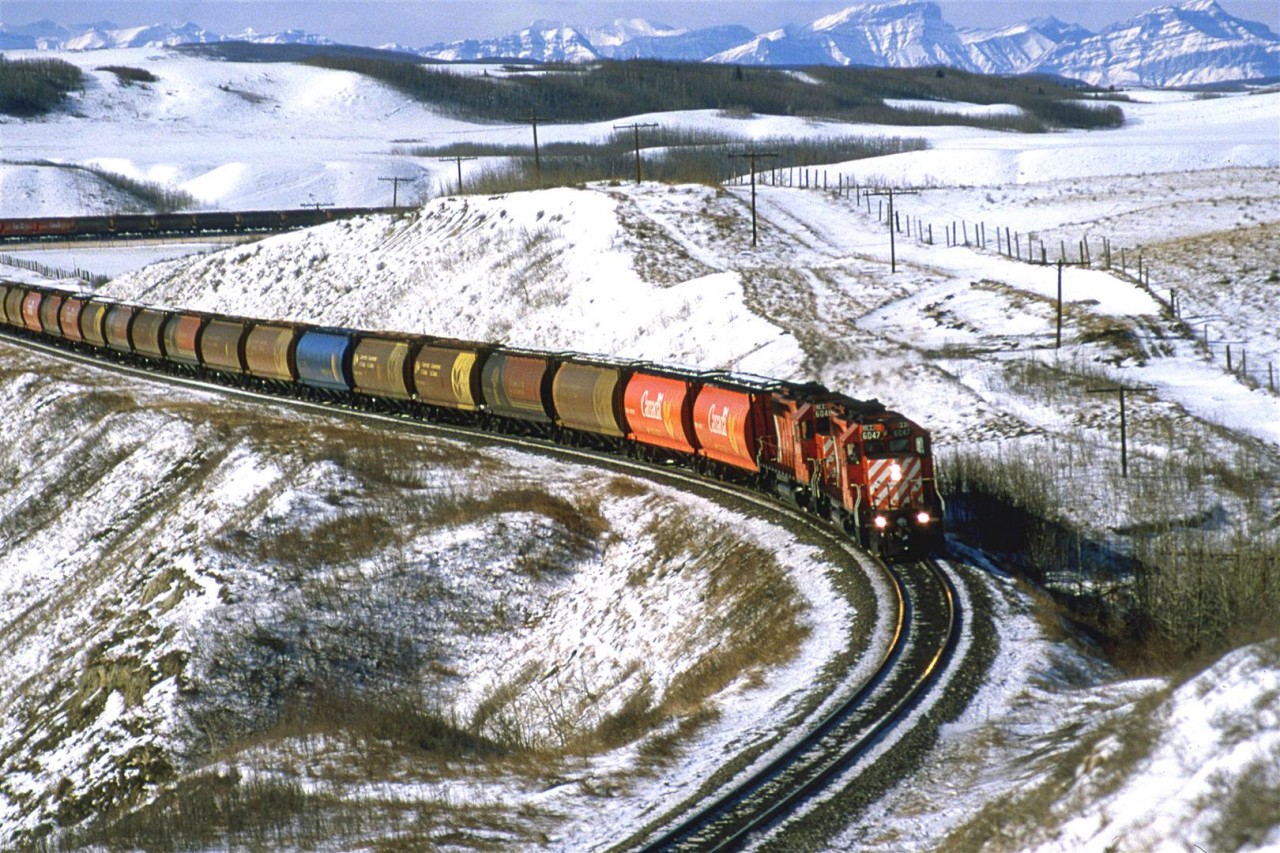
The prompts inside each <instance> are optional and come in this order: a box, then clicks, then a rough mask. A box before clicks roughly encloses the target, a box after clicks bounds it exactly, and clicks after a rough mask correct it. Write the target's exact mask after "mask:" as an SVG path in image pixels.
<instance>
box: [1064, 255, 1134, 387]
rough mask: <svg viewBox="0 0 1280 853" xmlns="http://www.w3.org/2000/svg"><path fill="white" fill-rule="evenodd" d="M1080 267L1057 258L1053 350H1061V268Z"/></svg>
mask: <svg viewBox="0 0 1280 853" xmlns="http://www.w3.org/2000/svg"><path fill="white" fill-rule="evenodd" d="M1073 266H1080V265H1079V264H1072V263H1069V262H1067V261H1065V260H1063V259H1062V258H1058V331H1057V334H1056V335H1055V336H1054V339H1053V348H1054V349H1062V268H1063V267H1073ZM1120 410H1121V411H1122V412H1123V411H1124V397H1121V398H1120Z"/></svg>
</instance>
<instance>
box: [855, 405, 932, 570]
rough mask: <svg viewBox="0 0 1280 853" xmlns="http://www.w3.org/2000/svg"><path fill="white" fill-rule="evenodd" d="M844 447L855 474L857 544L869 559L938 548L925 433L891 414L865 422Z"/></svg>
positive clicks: (927, 551) (916, 553)
mask: <svg viewBox="0 0 1280 853" xmlns="http://www.w3.org/2000/svg"><path fill="white" fill-rule="evenodd" d="M850 438H851V440H849V441H847V442H845V444H844V457H845V459H846V461H847V463H848V464H849V466H850V467H851V468H856V469H857V476H856V479H857V481H858V490H859V496H858V497H859V498H860V499H861V500H860V501H859V503H860V512H859V514H858V518H859V522H860V527H861V529H862V539H863V544H864V545H865V546H866V547H867V548H868V550H870V551H871V552H872V553H874V554H881V555H884V556H890V557H893V556H903V557H909V556H914V555H918V554H924V553H929V552H932V551H936V550H939V549H940V548H941V546H942V500H941V498H940V496H939V495H938V491H937V485H936V482H935V480H934V474H933V457H932V453H931V448H930V446H929V445H930V441H929V433H928V432H927V431H926V430H924V429H922V428H921V427H920V426H919V425H917V424H915V423H913V422H911V421H909V420H907V419H906V418H904V417H902V416H901V415H899V414H898V413H896V412H885V413H884V414H883V415H879V416H876V417H874V418H868V419H865V420H864V421H863V423H862V424H861V425H860V427H859V428H858V429H856V430H854V431H853V434H852V435H851V437H850Z"/></svg>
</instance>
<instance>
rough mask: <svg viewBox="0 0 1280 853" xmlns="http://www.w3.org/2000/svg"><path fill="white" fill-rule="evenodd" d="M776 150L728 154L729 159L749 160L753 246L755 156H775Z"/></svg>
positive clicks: (755, 237) (753, 238)
mask: <svg viewBox="0 0 1280 853" xmlns="http://www.w3.org/2000/svg"><path fill="white" fill-rule="evenodd" d="M777 156H778V155H777V153H776V152H772V151H769V152H764V151H755V150H752V151H748V152H747V153H745V154H730V155H729V159H730V160H742V159H747V160H750V161H751V245H752V246H755V245H756V244H757V242H758V232H757V230H756V158H757V157H777Z"/></svg>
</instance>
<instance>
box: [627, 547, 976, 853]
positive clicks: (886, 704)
mask: <svg viewBox="0 0 1280 853" xmlns="http://www.w3.org/2000/svg"><path fill="white" fill-rule="evenodd" d="M888 570H889V571H891V572H892V573H893V575H894V576H895V579H896V582H897V584H898V589H899V590H900V591H901V594H902V595H903V600H904V602H905V604H906V606H905V608H904V610H903V615H904V623H903V624H902V629H903V630H902V631H901V632H900V634H899V636H898V637H897V638H896V642H895V643H894V645H893V647H892V649H891V650H890V652H889V654H888V655H887V656H886V659H885V660H884V662H883V664H882V667H881V668H880V670H879V671H878V672H877V673H876V675H875V677H874V678H873V679H872V681H871V682H869V683H868V684H867V685H866V686H865V687H864V688H863V689H862V690H860V691H858V692H857V693H856V694H855V695H853V696H851V697H849V699H848V700H846V701H845V702H843V703H842V704H841V705H840V706H839V707H838V708H836V709H835V710H834V711H832V712H831V714H830V715H829V716H828V717H827V718H826V719H824V720H823V721H821V723H819V725H818V726H816V727H815V728H814V729H813V730H812V731H810V732H809V733H808V734H807V735H806V736H805V737H804V738H803V739H802V740H801V741H800V742H798V743H796V744H795V745H794V746H793V747H792V748H790V749H789V750H787V751H786V753H784V754H783V755H781V756H779V757H778V758H776V759H775V760H774V761H772V762H770V763H769V765H768V766H766V767H765V768H763V769H761V770H760V771H758V772H756V773H754V774H753V775H752V776H751V777H750V778H748V779H746V780H744V781H742V782H741V783H739V784H737V785H736V786H734V787H733V789H732V790H730V791H728V792H726V793H724V794H722V795H721V796H720V797H718V798H717V799H716V800H715V801H714V802H712V803H710V804H709V805H705V806H703V807H701V808H700V809H698V811H697V812H696V813H694V814H692V815H690V816H688V817H685V818H682V819H680V820H679V821H678V822H677V823H675V824H674V825H671V826H670V827H669V828H667V829H665V830H664V831H663V832H662V833H661V834H660V835H658V836H657V837H656V838H653V839H651V840H649V841H647V842H646V843H644V844H643V845H642V846H641V848H640V849H641V850H643V851H646V853H649V852H650V851H660V850H661V851H666V850H698V851H719V850H727V849H737V848H740V847H741V846H743V845H744V844H745V843H746V842H747V841H748V839H749V837H750V836H752V835H753V834H756V833H759V832H761V831H763V830H765V829H767V828H769V827H770V826H773V825H775V824H777V823H778V822H779V821H780V820H781V819H782V818H783V817H785V816H786V815H787V814H789V813H790V812H792V811H794V810H795V808H796V807H797V806H798V805H800V804H801V803H802V802H803V801H804V800H806V799H807V798H808V797H810V796H812V795H813V794H815V793H816V792H818V791H819V790H821V789H822V788H824V787H825V786H827V785H828V784H829V783H830V782H831V781H832V779H833V777H835V776H836V775H838V774H839V773H841V772H843V771H845V770H848V769H849V768H851V767H852V766H853V765H854V764H855V762H857V761H858V760H860V759H862V758H865V757H867V756H868V755H869V754H870V753H871V751H872V750H873V749H874V748H875V747H876V746H877V745H878V744H879V743H881V742H882V741H883V740H884V738H885V736H886V735H887V734H888V732H889V731H890V730H891V729H893V728H894V727H895V726H896V725H897V724H899V723H900V722H902V721H903V720H904V719H905V718H906V717H907V716H908V715H909V714H910V713H911V711H912V710H913V709H914V708H915V707H916V706H917V704H918V702H919V700H920V699H921V698H922V697H923V695H924V694H925V692H927V690H928V689H929V687H930V686H931V685H932V683H933V681H934V679H935V677H936V676H937V675H938V673H939V668H940V666H941V665H942V664H943V663H944V661H945V659H946V657H947V656H948V655H949V654H950V652H951V650H952V649H953V648H954V647H955V644H956V642H957V640H958V636H959V615H958V613H957V612H956V606H955V602H956V592H955V589H954V587H953V586H952V583H951V580H950V578H949V577H947V574H946V572H944V571H943V570H942V569H941V567H939V566H938V565H937V563H936V562H934V561H933V560H926V561H922V562H920V563H917V564H913V565H912V566H904V567H901V569H888ZM904 570H915V571H914V574H915V575H917V576H914V577H911V576H907V575H906V571H904ZM922 582H924V583H926V584H932V588H931V589H927V590H926V589H921V588H920V587H921V583H922ZM929 594H933V595H934V596H936V597H937V600H936V601H932V602H925V601H922V598H924V597H925V596H926V595H929ZM939 606H940V610H941V616H942V619H941V620H940V621H937V620H936V616H937V615H938V609H939Z"/></svg>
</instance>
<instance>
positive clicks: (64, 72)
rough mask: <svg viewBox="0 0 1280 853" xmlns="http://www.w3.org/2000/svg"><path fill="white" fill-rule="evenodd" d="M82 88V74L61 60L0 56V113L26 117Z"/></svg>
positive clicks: (59, 101)
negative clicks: (13, 58) (11, 58)
mask: <svg viewBox="0 0 1280 853" xmlns="http://www.w3.org/2000/svg"><path fill="white" fill-rule="evenodd" d="M83 88H84V72H82V71H81V70H80V69H79V68H77V67H76V66H74V65H72V64H71V63H70V62H64V61H63V60H61V59H18V60H10V59H8V58H6V57H5V56H3V55H0V114H4V115H11V116H17V117H19V118H30V117H33V116H40V115H44V114H46V113H48V112H49V111H50V110H53V109H55V108H57V107H58V106H60V105H61V104H62V102H63V100H64V99H65V98H66V96H67V94H68V93H69V92H75V91H79V90H80V89H83Z"/></svg>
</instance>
